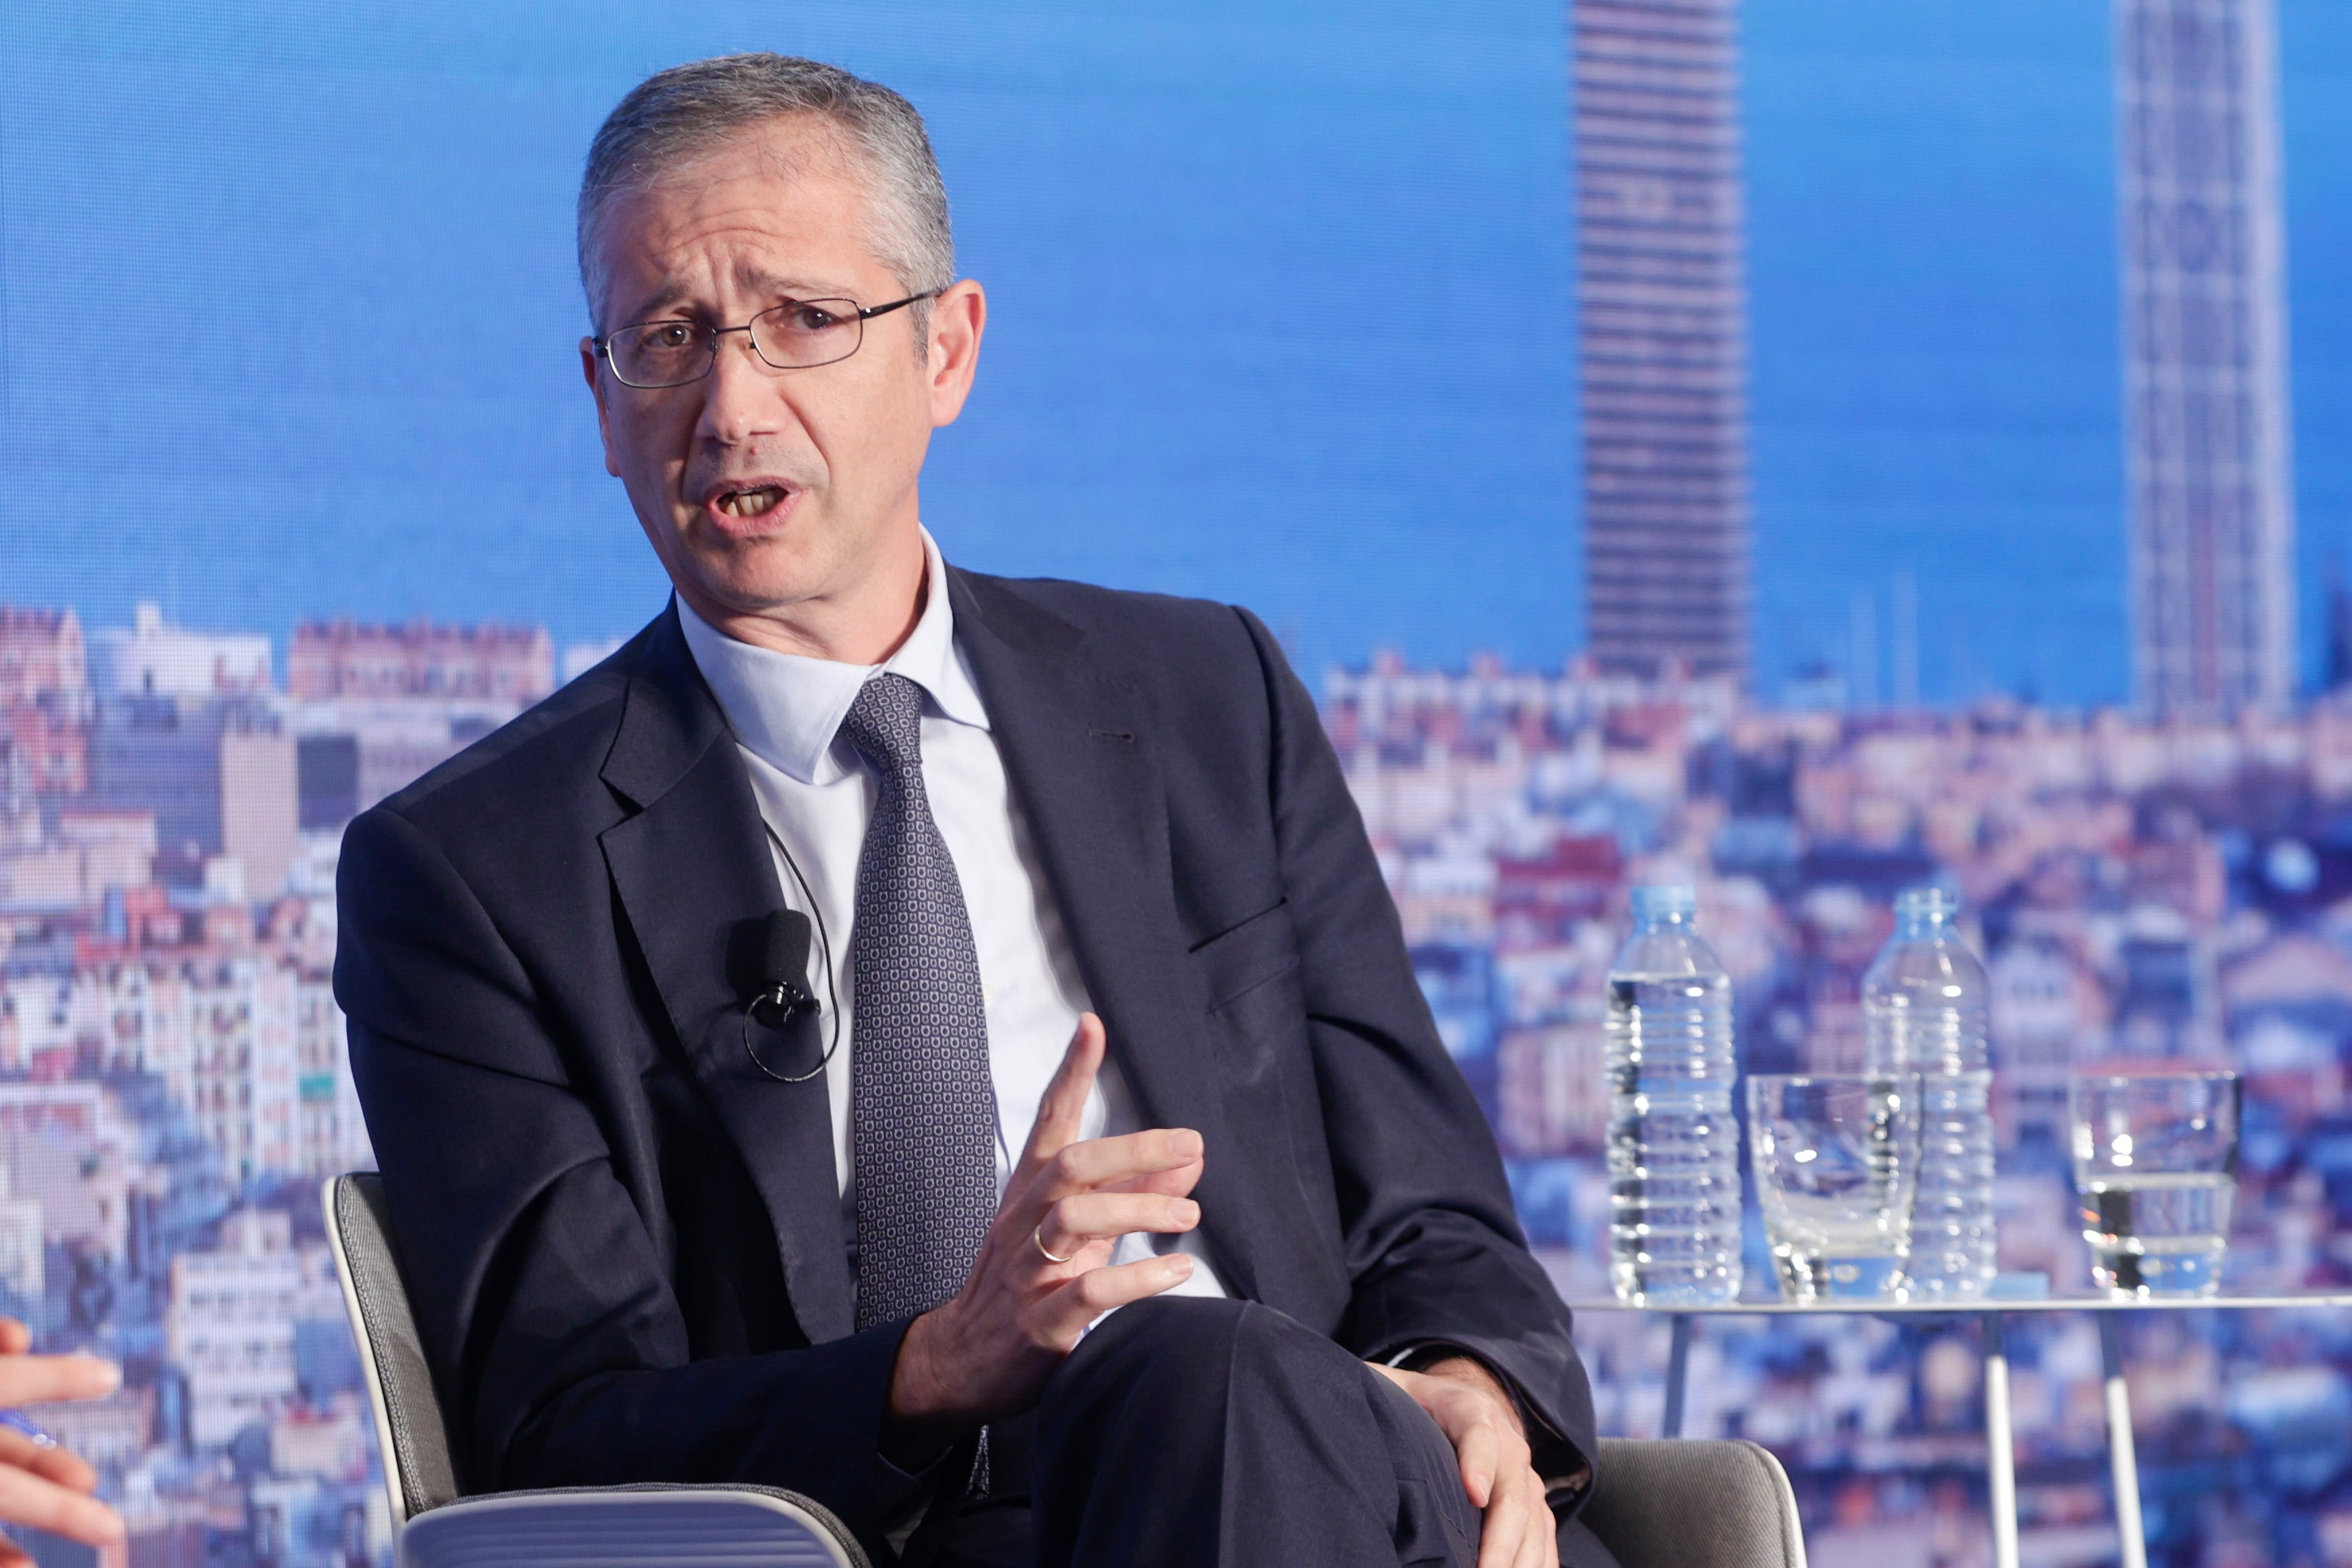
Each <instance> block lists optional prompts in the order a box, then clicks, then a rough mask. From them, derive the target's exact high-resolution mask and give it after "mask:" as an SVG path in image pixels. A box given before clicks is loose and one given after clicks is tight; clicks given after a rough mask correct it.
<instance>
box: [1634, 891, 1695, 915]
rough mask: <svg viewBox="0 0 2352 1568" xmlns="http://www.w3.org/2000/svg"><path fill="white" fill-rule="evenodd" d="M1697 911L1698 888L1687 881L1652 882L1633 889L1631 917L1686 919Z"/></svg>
mask: <svg viewBox="0 0 2352 1568" xmlns="http://www.w3.org/2000/svg"><path fill="white" fill-rule="evenodd" d="M1697 913H1698V889H1696V888H1695V887H1693V886H1691V885H1690V884H1689V883H1682V882H1667V883H1650V884H1648V885H1646V886H1643V887H1637V888H1635V889H1634V890H1633V918H1634V919H1636V920H1667V919H1672V918H1675V917H1676V916H1679V917H1681V918H1682V919H1685V920H1687V919H1689V918H1690V917H1691V916H1692V915H1696V914H1697Z"/></svg>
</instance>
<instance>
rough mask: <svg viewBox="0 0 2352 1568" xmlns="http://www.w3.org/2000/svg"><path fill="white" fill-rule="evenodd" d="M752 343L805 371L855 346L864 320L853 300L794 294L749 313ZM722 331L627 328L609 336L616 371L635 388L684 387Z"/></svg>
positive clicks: (710, 357) (669, 324)
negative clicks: (786, 301) (790, 298)
mask: <svg viewBox="0 0 2352 1568" xmlns="http://www.w3.org/2000/svg"><path fill="white" fill-rule="evenodd" d="M865 332H866V323H865V322H864V320H862V319H860V318H859V316H858V314H857V305H856V301H854V300H849V299H796V300H793V301H792V302H791V303H789V304H784V305H779V306H777V307H776V308H773V309H772V310H763V311H761V313H760V314H759V315H757V316H754V317H753V318H751V348H752V350H753V351H754V352H756V353H757V354H758V355H759V356H760V358H761V360H762V361H765V362H766V363H767V364H769V365H770V366H772V368H774V369H776V370H780V371H799V370H807V369H809V368H811V367H813V366H816V365H829V364H831V363H833V362H834V361H835V360H845V359H847V358H848V357H849V356H850V355H852V354H854V353H856V351H857V345H858V343H859V342H860V341H861V340H863V339H864V337H865ZM719 337H720V334H719V332H717V331H715V330H713V329H710V328H709V327H700V326H697V325H696V324H695V323H693V322H691V321H648V322H646V323H644V324H643V325H641V326H635V327H624V328H622V329H620V330H619V331H617V332H615V333H614V334H613V335H612V337H611V338H610V339H608V340H606V350H607V352H609V353H610V355H611V356H612V361H613V371H614V374H616V375H618V376H619V377H620V378H621V380H622V381H624V382H627V383H628V384H629V385H631V386H633V387H674V386H683V385H684V384H686V383H687V382H693V381H699V380H701V379H702V378H703V377H704V376H706V375H708V374H709V373H710V366H711V363H712V361H714V359H715V358H716V357H717V349H718V343H719Z"/></svg>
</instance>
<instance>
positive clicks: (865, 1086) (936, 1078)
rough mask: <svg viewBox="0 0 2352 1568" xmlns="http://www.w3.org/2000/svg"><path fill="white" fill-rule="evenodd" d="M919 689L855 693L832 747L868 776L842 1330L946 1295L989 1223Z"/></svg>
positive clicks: (966, 921) (953, 898) (878, 686)
mask: <svg viewBox="0 0 2352 1568" xmlns="http://www.w3.org/2000/svg"><path fill="white" fill-rule="evenodd" d="M922 717H923V693H922V688H921V687H919V686H918V685H915V683H914V682H912V681H910V680H908V678H907V677H906V676H904V675H890V674H884V675H877V676H875V677H873V678H872V679H871V680H868V681H867V682H866V689H865V690H863V691H861V692H859V693H858V694H857V700H856V702H855V703H853V704H852V705H851V706H850V709H849V716H848V717H846V718H845V719H844V720H843V721H842V725H841V732H842V733H843V734H844V735H845V736H847V737H849V740H850V744H852V745H853V746H855V747H857V750H858V753H859V754H860V755H861V756H863V757H864V758H866V766H867V767H869V768H872V769H873V771H874V778H875V781H876V784H877V791H876V795H875V800H874V818H873V820H872V821H869V822H868V823H866V842H865V845H864V847H863V849H862V850H861V851H860V852H859V853H858V857H857V919H856V932H855V934H854V935H853V936H852V938H851V972H852V973H853V974H854V975H855V976H856V988H857V989H856V1000H857V1005H856V1011H855V1014H854V1019H855V1022H854V1023H853V1024H852V1026H851V1030H850V1049H851V1054H852V1058H853V1077H852V1079H851V1084H852V1088H851V1134H850V1141H851V1143H852V1145H853V1146H854V1149H855V1152H856V1176H857V1326H858V1327H859V1328H860V1329H867V1328H872V1327H874V1326H875V1325H876V1324H877V1323H887V1322H895V1321H896V1320H898V1319H899V1318H906V1317H913V1316H915V1315H916V1314H918V1313H920V1312H929V1311H930V1310H931V1309H932V1308H933V1307H936V1306H938V1305H939V1304H940V1302H942V1301H946V1300H947V1299H948V1298H949V1297H950V1296H952V1295H954V1294H955V1293H956V1291H959V1290H961V1289H962V1287H963V1282H964V1279H965V1277H966V1276H967V1275H968V1274H970V1273H971V1266H972V1263H973V1261H974V1260H976V1259H977V1258H978V1257H979V1256H980V1244H981V1240H982V1238H983V1237H985V1236H986V1235H987V1234H988V1222H989V1220H990V1219H991V1218H992V1217H993V1216H994V1214H995V1212H996V1092H995V1090H994V1088H993V1087H992V1083H991V1081H990V1079H989V1074H988V1019H987V1015H986V1013H985V1011H984V1010H983V1005H982V999H981V993H980V959H979V956H978V955H977V954H976V953H975V951H974V950H973V946H972V937H971V915H968V914H967V913H966V912H965V909H964V902H963V887H962V884H961V883H959V882H958V881H957V880H956V869H955V862H953V861H952V860H950V859H949V857H948V846H947V841H946V840H944V839H942V838H941V837H940V829H939V824H938V823H937V822H935V821H932V820H931V806H930V800H929V796H928V795H927V794H926V793H925V792H924V789H923V758H922Z"/></svg>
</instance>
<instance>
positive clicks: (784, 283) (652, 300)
mask: <svg viewBox="0 0 2352 1568" xmlns="http://www.w3.org/2000/svg"><path fill="white" fill-rule="evenodd" d="M743 281H744V283H745V284H746V285H747V286H748V287H751V289H752V290H754V291H755V292H757V293H759V294H762V295H770V296H773V297H774V298H778V299H855V298H856V292H855V291H854V290H853V289H851V288H850V287H848V286H847V285H845V284H840V283H821V282H818V281H816V280H815V279H814V278H807V277H784V276H783V275H782V274H781V273H773V272H761V273H754V274H752V275H751V276H749V277H746V278H745V279H744V280H743ZM693 293H694V289H693V287H692V286H691V285H689V284H688V283H686V282H685V281H684V280H683V279H679V278H668V279H665V280H664V281H663V282H661V283H660V284H658V285H656V287H655V288H654V290H653V292H652V293H650V294H648V295H646V297H645V298H642V299H640V300H638V301H637V303H636V305H635V307H634V308H631V310H630V311H629V313H628V320H629V322H630V323H631V324H633V325H634V324H635V323H636V322H639V321H650V320H653V319H656V317H658V316H659V315H660V314H661V313H662V312H663V311H665V310H668V309H670V308H672V307H673V306H675V305H677V303H678V302H679V301H680V300H682V299H686V298H690V297H691V296H692V295H693Z"/></svg>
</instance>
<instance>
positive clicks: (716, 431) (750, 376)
mask: <svg viewBox="0 0 2352 1568" xmlns="http://www.w3.org/2000/svg"><path fill="white" fill-rule="evenodd" d="M782 381H783V378H782V376H781V375H780V374H779V373H778V372H777V371H775V369H774V368H773V367H772V366H770V365H769V364H768V363H767V362H766V361H763V360H761V358H760V356H759V353H758V351H757V350H754V349H753V348H752V347H751V334H750V333H748V332H730V333H728V334H727V335H726V336H725V337H723V338H721V339H719V353H718V357H717V359H716V360H715V361H713V362H712V364H711V367H710V374H709V377H708V378H706V379H705V381H704V382H703V393H702V420H701V424H702V432H703V434H705V435H707V436H709V438H710V439H712V440H714V441H717V442H719V443H720V444H724V445H729V446H732V445H735V444H739V443H740V442H743V441H747V440H750V439H751V438H752V437H754V436H759V435H767V434H772V433H774V432H776V431H779V430H782V429H783V428H785V427H786V426H788V425H791V424H793V423H797V419H796V416H795V415H794V414H793V411H792V405H791V404H789V403H787V402H785V401H784V398H783V386H782Z"/></svg>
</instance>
